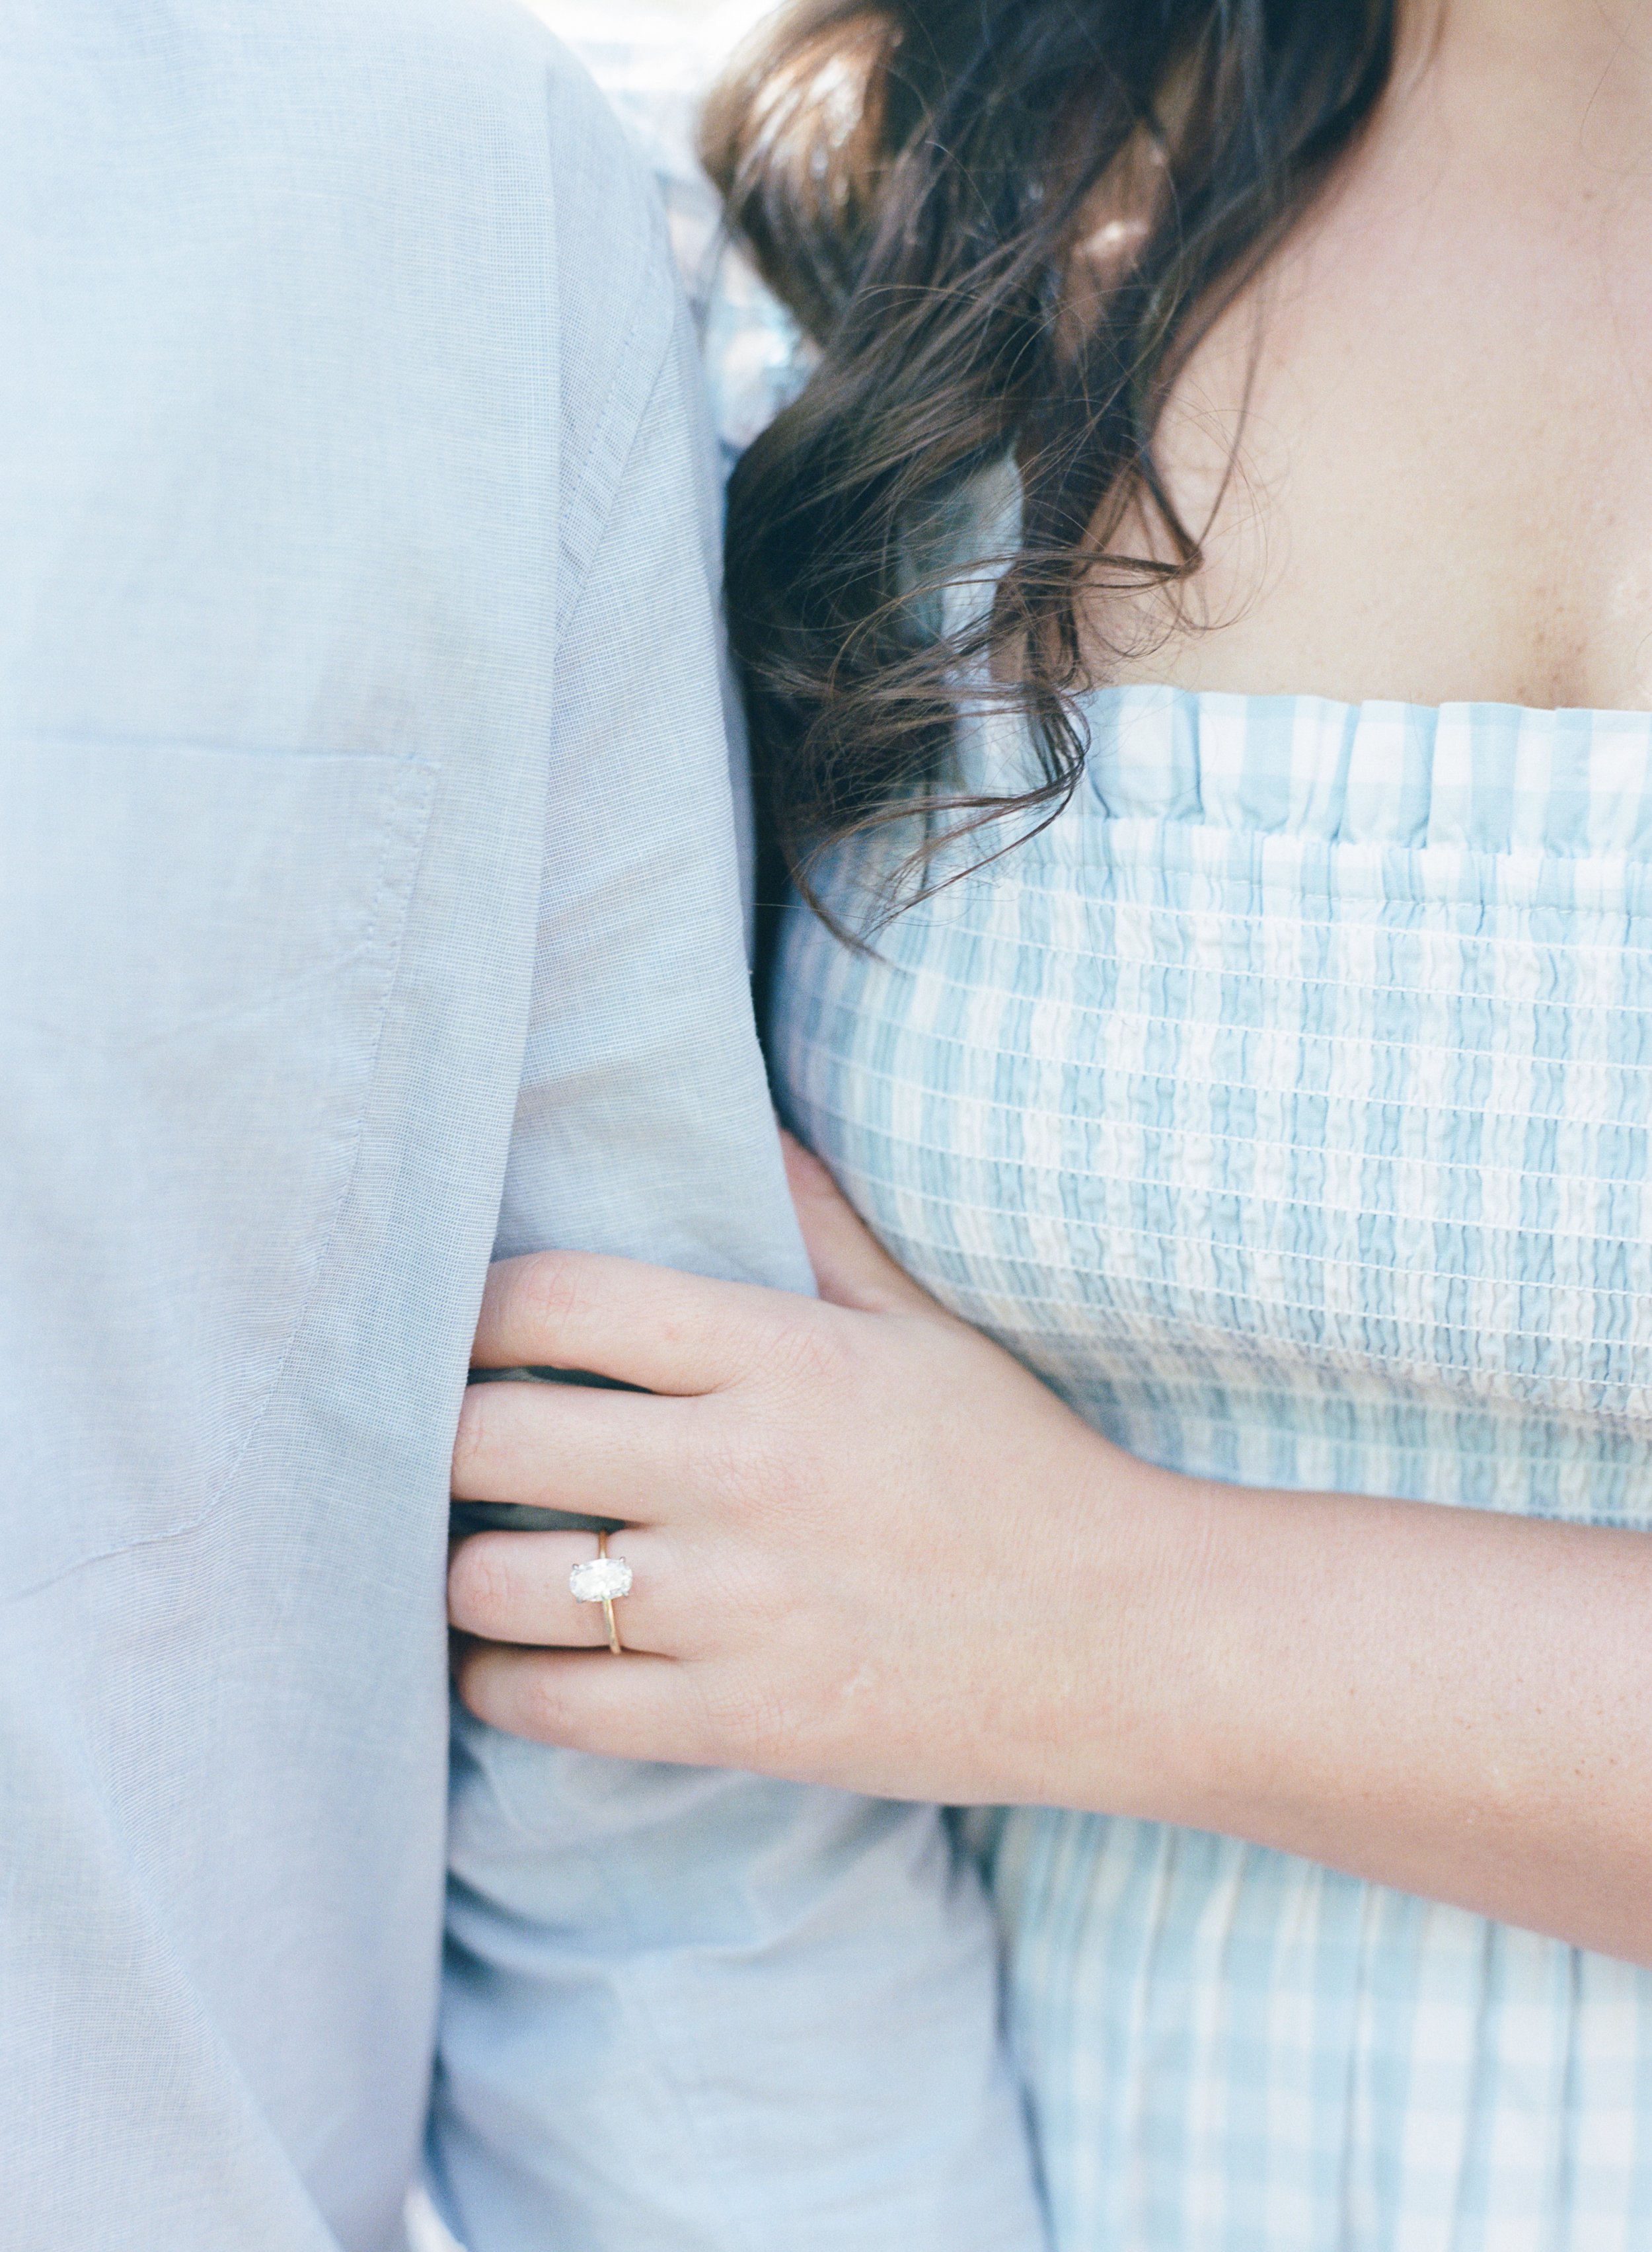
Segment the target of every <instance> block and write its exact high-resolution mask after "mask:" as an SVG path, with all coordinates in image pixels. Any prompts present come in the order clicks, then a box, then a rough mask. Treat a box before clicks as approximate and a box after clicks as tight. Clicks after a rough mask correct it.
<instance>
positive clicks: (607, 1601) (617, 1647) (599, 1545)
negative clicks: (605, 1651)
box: [596, 1533, 625, 1658]
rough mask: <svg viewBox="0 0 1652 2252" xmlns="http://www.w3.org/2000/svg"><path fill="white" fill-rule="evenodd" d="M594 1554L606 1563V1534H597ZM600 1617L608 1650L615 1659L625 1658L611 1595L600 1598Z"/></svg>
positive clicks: (623, 1645)
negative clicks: (601, 1617) (606, 1636)
mask: <svg viewBox="0 0 1652 2252" xmlns="http://www.w3.org/2000/svg"><path fill="white" fill-rule="evenodd" d="M596 1552H597V1555H598V1557H599V1558H600V1560H602V1561H603V1562H604V1563H606V1562H607V1554H608V1536H607V1533H598V1534H597V1537H596ZM602 1616H603V1617H604V1619H606V1621H607V1629H608V1648H609V1649H610V1650H611V1651H613V1652H614V1656H615V1657H616V1658H623V1657H624V1656H625V1644H623V1643H622V1642H621V1640H620V1630H619V1628H618V1627H617V1626H616V1625H615V1624H614V1598H613V1596H612V1595H604V1596H603V1598H602Z"/></svg>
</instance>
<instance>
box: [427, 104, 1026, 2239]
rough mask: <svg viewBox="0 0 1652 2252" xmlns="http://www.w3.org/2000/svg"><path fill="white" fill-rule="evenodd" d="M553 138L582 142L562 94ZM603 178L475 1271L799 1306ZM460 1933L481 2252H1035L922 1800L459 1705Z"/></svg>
mask: <svg viewBox="0 0 1652 2252" xmlns="http://www.w3.org/2000/svg"><path fill="white" fill-rule="evenodd" d="M566 130H572V131H578V132H588V133H592V134H593V135H594V134H596V133H597V130H598V129H597V128H595V127H594V126H593V125H592V123H591V121H590V120H589V118H587V116H586V115H585V114H584V113H583V112H582V111H581V112H579V113H578V114H577V115H575V116H574V118H573V121H572V123H571V124H570V125H569V126H568V127H566ZM615 141H616V142H617V136H615ZM616 161H617V159H616V151H615V148H614V145H613V144H611V143H609V142H607V137H606V134H603V135H602V136H600V142H599V145H597V146H596V147H594V148H593V149H587V150H586V151H584V152H583V154H582V156H581V161H580V162H578V163H567V164H565V166H564V168H563V172H562V176H561V177H563V178H564V179H565V180H566V181H567V182H568V183H569V187H568V191H567V192H566V194H565V196H564V199H563V205H562V207H561V209H560V210H559V240H560V244H561V256H562V264H563V270H564V273H565V275H567V276H568V280H567V282H566V284H565V288H564V292H563V295H564V301H565V302H564V319H565V323H566V333H565V338H564V355H565V369H566V373H565V392H566V390H567V387H568V386H569V385H570V384H571V383H574V382H576V381H578V382H581V383H583V385H584V391H583V393H582V396H592V397H595V398H597V399H598V400H600V406H599V407H597V408H596V410H595V411H594V413H593V414H590V415H587V419H586V422H585V423H584V424H583V425H582V424H581V422H580V413H581V411H582V410H581V408H580V406H579V404H578V403H577V402H571V403H570V406H569V410H568V412H567V414H566V415H565V422H566V425H567V427H570V428H572V429H573V430H574V431H575V432H576V433H577V434H578V443H577V447H576V448H574V449H573V456H572V458H570V459H568V460H567V461H566V464H565V471H564V480H563V502H562V517H563V560H564V587H563V592H562V598H561V601H560V605H559V609H560V615H559V624H558V662H559V678H558V684H557V699H556V708H557V714H558V718H557V732H556V740H555V742H554V745H553V747H552V760H551V773H550V789H549V797H548V803H547V809H546V817H545V839H546V842H545V889H544V902H543V916H542V929H541V939H540V946H539V955H538V971H537V977H536V984H535V991H534V999H533V1007H532V1012H531V1025H530V1030H529V1035H528V1042H527V1048H526V1054H525V1059H524V1071H523V1079H522V1092H521V1100H520V1104H519V1108H518V1112H517V1125H516V1132H515V1136H514V1140H513V1146H512V1152H511V1158H510V1169H509V1174H508V1178H507V1182H506V1186H505V1192H504V1199H503V1212H502V1216H501V1222H500V1231H499V1238H498V1243H497V1251H498V1253H499V1255H502V1256H503V1255H510V1254H514V1253H517V1252H520V1251H524V1250H529V1249H534V1248H541V1247H544V1246H547V1245H564V1246H575V1247H584V1248H593V1249H602V1250H607V1251H614V1252H621V1253H628V1254H630V1255H637V1256H644V1257H649V1258H652V1259H655V1260H659V1261H665V1262H670V1263H673V1264H677V1265H680V1266H684V1267H687V1268H693V1269H695V1270H697V1271H699V1272H702V1273H706V1274H718V1275H734V1276H744V1277H748V1278H750V1279H753V1280H757V1281H763V1282H773V1283H777V1284H781V1285H785V1286H788V1287H792V1288H796V1289H808V1288H809V1287H810V1284H809V1269H808V1265H807V1262H806V1259H805V1257H804V1255H803V1251H802V1244H801V1241H800V1239H799V1236H798V1234H797V1231H796V1227H795V1221H794V1219H793V1216H792V1212H791V1207H790V1204H789V1202H788V1197H787V1192H786V1187H785V1180H784V1175H783V1171H782V1168H781V1158H780V1153H779V1149H778V1144H777V1142H776V1138H775V1135H774V1126H773V1123H772V1121H771V1118H770V1114H769V1108H768V1100H767V1090H766V1087H765V1083H764V1078H763V1073H762V1066H761V1060H760V1055H759V1052H758V1048H757V1043H756V1039H755V1035H754V1030H753V1023H752V1018H751V1011H750V1004H749V999H748V992H747V984H746V958H745V947H744V936H743V929H742V914H741V904H740V886H739V870H738V858H739V853H738V847H737V837H738V831H739V809H738V806H737V798H736V790H735V789H734V788H733V787H732V785H731V779H730V770H729V755H728V740H729V737H728V717H727V712H726V708H725V682H724V679H723V676H722V671H721V666H720V661H719V656H718V637H717V627H716V586H717V557H716V537H715V514H714V502H713V498H712V490H711V471H710V457H709V443H708V441H707V439H706V437H705V433H704V431H703V428H702V427H701V421H700V416H699V411H698V389H697V384H698V375H697V371H696V369H695V367H694V365H693V352H692V344H691V337H690V336H689V334H688V331H687V327H686V323H685V321H684V318H683V316H682V314H681V311H680V308H677V298H676V284H675V281H674V278H673V276H672V275H671V273H670V267H669V261H668V258H667V256H666V254H665V252H664V249H663V244H661V243H660V242H659V241H658V240H657V239H656V240H655V243H654V247H653V248H652V249H651V250H650V252H649V259H648V261H647V270H646V281H645V286H644V287H643V288H642V290H641V291H640V292H639V293H637V294H636V295H635V297H634V298H633V300H632V301H631V302H630V304H629V309H628V310H627V311H626V312H625V314H624V315H623V317H622V318H621V319H620V320H619V321H617V322H616V320H615V314H614V298H613V295H612V294H609V293H604V295H602V297H601V300H600V302H597V295H596V291H595V290H594V289H593V288H592V286H591V280H590V265H591V251H590V247H589V245H590V243H591V242H597V241H600V240H601V236H602V232H603V228H604V227H605V226H612V224H613V215H612V211H611V210H609V211H607V212H606V213H605V212H600V211H599V210H598V209H597V207H596V203H595V201H594V200H593V201H592V202H590V203H589V204H588V205H587V207H586V208H585V209H584V210H583V211H581V209H580V205H579V201H578V199H579V198H580V197H581V196H582V195H587V196H589V197H591V198H593V199H594V198H596V197H597V196H598V194H599V190H598V188H597V187H596V186H594V185H593V183H604V184H605V185H604V186H603V187H602V189H601V190H600V193H601V194H602V195H604V196H605V197H607V198H608V199H609V201H611V199H612V196H613V194H614V164H615V163H616ZM620 192H621V193H625V192H630V191H629V190H628V188H627V189H624V190H621V191H620ZM587 230H588V233H587ZM582 287H583V291H584V294H582ZM604 323H607V330H605V329H604V325H603V324H604ZM605 358H606V360H607V362H608V363H611V372H609V374H608V376H607V380H606V381H602V382H599V381H594V380H592V379H590V374H591V371H593V370H596V369H598V368H599V367H600V365H602V364H603V362H604V360H605ZM582 370H583V371H585V374H584V375H582V374H581V371H582ZM548 1467H552V1468H553V1466H548ZM622 1662H623V1661H621V1663H622ZM448 1934H449V1950H448V1980H447V1991H446V2000H445V2008H444V2017H443V2026H442V2035H441V2059H440V2070H439V2076H438V2085H437V2093H436V2104H435V2111H434V2124H433V2132H432V2154H433V2162H434V2172H435V2174H436V2177H437V2180H438V2184H439V2186H440V2187H441V2191H442V2193H443V2194H444V2196H445V2200H446V2201H447V2203H448V2209H449V2218H450V2220H451V2221H452V2222H453V2224H454V2225H455V2227H456V2228H458V2230H459V2232H460V2234H461V2235H462V2236H463V2237H464V2238H465V2239H466V2241H467V2242H469V2245H470V2246H471V2248H472V2252H516V2248H517V2247H522V2248H527V2247H529V2246H531V2247H533V2248H534V2252H541V2248H543V2247H545V2246H546V2245H549V2244H554V2245H555V2246H556V2247H557V2248H558V2252H609V2248H612V2252H637V2248H640V2247H644V2246H646V2247H647V2248H649V2252H737V2248H738V2252H759V2248H763V2252H767V2248H770V2247H781V2246H783V2247H785V2248H787V2252H826V2248H832V2252H837V2248H843V2252H849V2248H851V2247H852V2248H854V2252H880V2248H884V2247H887V2248H888V2252H897V2248H899V2252H973V2249H974V2248H977V2247H978V2248H980V2252H1023V2248H1031V2247H1032V2246H1034V2245H1036V2244H1037V2243H1038V2242H1041V2228H1040V2223H1039V2221H1038V2211H1037V2206H1036V2201H1035V2198H1034V2194H1033V2191H1032V2188H1031V2166H1030V2161H1029V2158H1028V2155H1027V2151H1026V2147H1025V2142H1024V2129H1023V2125H1022V2122H1021V2116H1020V2110H1019V2106H1018V2103H1017V2099H1016V2096H1015V2093H1014V2091H1013V2089H1012V2087H1011V2085H1010V2081H1009V2077H1008V2075H1007V2073H1006V2070H1005V2067H1004V2064H1003V2057H1002V2054H1001V2050H1000V2043H999V2034H998V2023H997V2019H998V1998H997V1971H996V1945H995V1938H994V1934H993V1931H992V1929H991V1926H990V1922H989V1915H988V1911H987V1909H986V1907H985V1904H984V1901H982V1897H981V1894H980V1890H979V1887H978V1886H977V1884H976V1883H975V1879H974V1875H973V1872H965V1871H962V1870H961V1869H960V1868H959V1867H958V1866H957V1865H956V1864H955V1862H954V1856H953V1854H952V1852H951V1851H950V1850H949V1845H948V1841H947V1833H946V1831H945V1830H944V1827H943V1825H942V1823H941V1818H940V1817H939V1815H938V1814H937V1813H936V1812H935V1811H934V1810H933V1809H925V1808H914V1807H906V1806H901V1805H897V1804H890V1803H885V1802H876V1801H869V1800H863V1799H859V1798H856V1797H850V1796H848V1795H845V1794H842V1793H837V1792H832V1791H824V1790H805V1789H800V1788H797V1787H795V1786H792V1785H788V1784H774V1783H763V1782H757V1781H753V1779H751V1778H749V1777H741V1776H725V1775H720V1774H706V1773H695V1772H691V1771H689V1770H685V1769H672V1768H661V1767H643V1766H628V1765H621V1764H615V1763H611V1762H603V1761H598V1760H592V1759H588V1758H583V1757H580V1756H578V1755H566V1754H558V1753H554V1752H549V1751H545V1750H544V1749H542V1748H537V1747H534V1746H531V1745H529V1744H526V1743H524V1742H521V1741H517V1740H515V1739H513V1738H509V1737H505V1736H502V1735H499V1734H494V1733H493V1732H491V1731H489V1730H487V1729H485V1728H482V1727H480V1726H478V1725H477V1724H475V1722H473V1721H471V1720H469V1719H467V1718H462V1719H461V1720H460V1721H459V1723H458V1726H457V1733H456V1738H455V1797H454V1815H453V1838H452V1881H451V1887H450V1901H449V1916H448Z"/></svg>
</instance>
